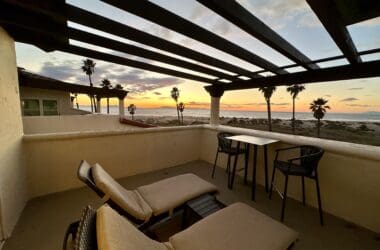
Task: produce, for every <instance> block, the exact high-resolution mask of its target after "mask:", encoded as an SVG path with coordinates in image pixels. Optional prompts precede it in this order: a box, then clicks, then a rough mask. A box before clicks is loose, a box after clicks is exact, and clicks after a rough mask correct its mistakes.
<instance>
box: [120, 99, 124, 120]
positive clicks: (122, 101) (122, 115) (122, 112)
mask: <svg viewBox="0 0 380 250" xmlns="http://www.w3.org/2000/svg"><path fill="white" fill-rule="evenodd" d="M124 113H125V107H124V97H123V98H120V97H119V116H120V118H124Z"/></svg>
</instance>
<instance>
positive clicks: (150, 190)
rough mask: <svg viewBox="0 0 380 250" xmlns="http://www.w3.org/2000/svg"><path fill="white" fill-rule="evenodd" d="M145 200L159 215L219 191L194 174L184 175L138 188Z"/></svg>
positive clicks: (154, 212)
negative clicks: (200, 196) (203, 195)
mask: <svg viewBox="0 0 380 250" xmlns="http://www.w3.org/2000/svg"><path fill="white" fill-rule="evenodd" d="M137 191H138V192H139V193H140V194H141V196H142V197H143V198H144V200H145V201H146V202H147V203H148V204H149V206H150V207H151V208H152V210H153V214H154V215H159V214H162V213H165V212H168V211H171V210H172V209H174V208H176V207H178V206H180V205H182V204H184V203H185V202H186V201H188V200H191V199H193V198H196V197H197V196H199V195H201V194H205V193H208V192H213V191H217V187H216V186H214V185H213V184H211V183H209V182H207V181H205V180H203V179H201V178H200V177H198V176H196V175H194V174H183V175H178V176H174V177H171V178H167V179H164V180H161V181H158V182H155V183H152V184H149V185H146V186H141V187H139V188H137Z"/></svg>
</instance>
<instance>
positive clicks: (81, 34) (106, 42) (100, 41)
mask: <svg viewBox="0 0 380 250" xmlns="http://www.w3.org/2000/svg"><path fill="white" fill-rule="evenodd" d="M69 37H70V39H74V40H77V41H81V42H85V43H90V44H93V45H97V46H101V47H104V48H109V49H112V50H115V51H120V52H124V53H127V54H131V55H135V56H139V57H143V58H147V59H151V60H155V61H159V62H163V63H167V64H171V65H174V66H177V67H182V68H186V69H189V70H193V71H197V72H201V73H204V74H208V75H212V76H216V77H219V78H221V79H228V80H235V79H236V78H235V77H234V76H232V75H229V74H226V73H224V72H222V71H218V70H214V69H211V68H207V67H204V66H201V65H198V64H195V63H191V62H188V61H185V60H181V59H178V58H175V57H171V56H167V55H164V54H161V53H158V52H155V51H152V50H148V49H144V48H141V47H138V46H134V45H130V44H127V43H122V42H119V41H115V40H112V39H109V38H105V37H102V36H98V35H95V34H92V33H88V32H85V31H82V30H78V29H75V28H69Z"/></svg>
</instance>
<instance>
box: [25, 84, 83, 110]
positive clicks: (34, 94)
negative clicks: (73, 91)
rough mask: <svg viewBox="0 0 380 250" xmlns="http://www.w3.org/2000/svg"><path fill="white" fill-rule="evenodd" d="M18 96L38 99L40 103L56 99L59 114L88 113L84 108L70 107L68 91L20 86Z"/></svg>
mask: <svg viewBox="0 0 380 250" xmlns="http://www.w3.org/2000/svg"><path fill="white" fill-rule="evenodd" d="M20 98H21V99H39V100H40V103H42V100H57V101H58V114H59V115H81V114H88V113H89V112H87V111H84V110H78V109H74V108H72V105H71V101H70V93H69V92H64V91H57V90H48V89H37V88H29V87H20ZM41 115H42V114H41Z"/></svg>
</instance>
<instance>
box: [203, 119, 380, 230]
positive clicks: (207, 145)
mask: <svg viewBox="0 0 380 250" xmlns="http://www.w3.org/2000/svg"><path fill="white" fill-rule="evenodd" d="M219 131H229V132H233V133H236V134H250V135H253V136H262V137H267V138H272V139H278V140H280V141H281V142H279V143H276V144H274V145H270V146H269V147H268V159H269V161H268V163H269V164H268V165H269V174H268V177H269V181H270V177H271V173H272V167H273V160H274V157H275V149H277V148H283V147H288V146H292V145H300V144H312V145H316V146H321V147H322V148H324V149H325V150H326V153H325V155H324V156H323V158H322V160H321V162H320V165H319V168H318V173H319V179H320V189H321V196H322V206H323V209H324V211H325V212H328V213H331V214H333V215H335V216H337V217H340V218H343V219H345V220H347V221H351V222H354V223H355V224H358V225H361V226H363V227H366V228H368V229H370V230H373V231H376V232H380V220H379V219H378V218H379V211H380V192H379V190H380V181H379V180H380V179H379V178H380V147H374V146H366V145H358V144H352V143H345V142H338V141H329V140H321V139H316V138H308V137H302V136H292V135H285V134H278V133H269V132H263V131H257V130H250V129H240V128H232V127H226V126H219V127H212V126H208V125H206V126H205V129H203V130H202V133H201V134H202V136H201V150H200V152H201V155H200V158H201V159H202V160H205V161H208V162H210V163H211V164H213V163H214V159H215V153H216V147H217V139H216V134H217V133H218V132H219ZM251 148H252V147H251ZM252 155H253V153H252V152H251V154H250V163H249V170H252V158H253V157H252ZM281 157H284V158H286V157H289V155H285V154H282V155H281ZM238 164H239V168H240V167H243V165H244V159H243V157H242V156H241V157H240V159H239V161H238ZM226 165H227V157H226V156H222V157H220V158H219V161H218V166H220V167H225V166H226ZM257 166H258V167H257V181H258V183H260V184H261V185H264V183H265V182H264V180H265V179H264V165H263V149H262V148H260V147H259V151H258V165H257ZM241 173H242V172H241ZM248 176H249V178H250V179H251V176H252V172H251V171H250V172H249V175H248ZM276 177H277V179H276V181H275V182H276V186H277V188H279V190H281V191H283V188H284V178H283V175H282V174H281V173H280V172H277V173H276ZM275 195H277V194H275ZM288 195H289V196H290V197H292V198H294V199H297V200H299V201H301V200H302V190H301V179H300V178H299V177H290V178H289V186H288ZM258 202H260V201H258ZM306 202H307V204H308V205H310V206H313V207H317V196H316V188H315V182H314V181H312V180H306ZM278 209H279V210H278V211H279V216H280V209H281V208H280V207H279V208H278ZM315 218H316V223H318V214H317V213H316V214H315ZM326 224H328V221H326Z"/></svg>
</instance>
